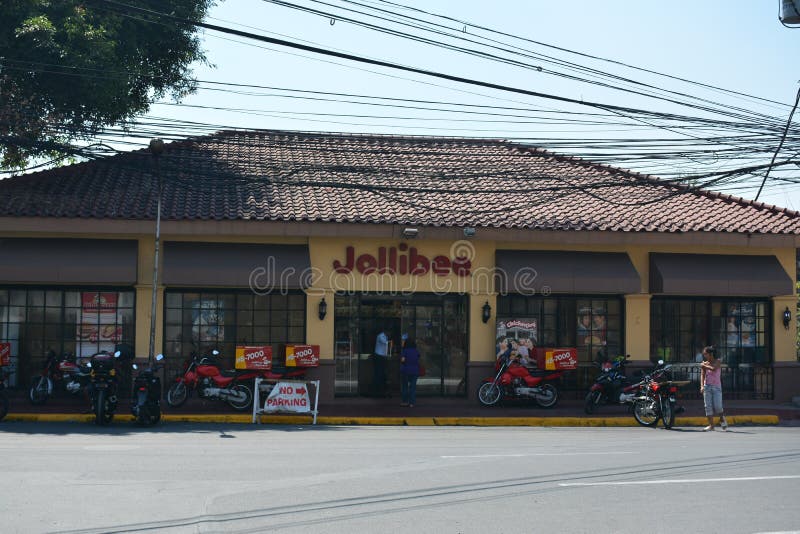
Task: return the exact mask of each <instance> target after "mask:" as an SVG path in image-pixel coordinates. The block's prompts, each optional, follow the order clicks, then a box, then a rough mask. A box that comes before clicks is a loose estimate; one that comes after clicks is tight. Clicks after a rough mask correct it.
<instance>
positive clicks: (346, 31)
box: [151, 0, 800, 209]
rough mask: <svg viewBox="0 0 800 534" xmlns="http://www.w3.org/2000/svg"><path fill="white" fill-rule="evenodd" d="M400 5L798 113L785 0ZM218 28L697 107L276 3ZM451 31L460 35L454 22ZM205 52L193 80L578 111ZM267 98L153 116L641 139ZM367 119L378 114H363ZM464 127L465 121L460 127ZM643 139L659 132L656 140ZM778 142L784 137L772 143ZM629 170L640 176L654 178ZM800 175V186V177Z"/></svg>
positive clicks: (269, 51)
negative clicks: (783, 16)
mask: <svg viewBox="0 0 800 534" xmlns="http://www.w3.org/2000/svg"><path fill="white" fill-rule="evenodd" d="M330 1H331V3H332V4H336V5H341V3H339V2H338V0H330ZM362 1H363V3H365V4H370V5H380V3H379V2H376V1H375V0H362ZM297 3H300V4H302V5H306V6H314V7H316V8H318V9H328V7H327V6H325V5H323V4H321V3H315V2H312V1H310V0H297ZM402 3H404V4H407V5H413V6H417V7H420V8H421V9H424V10H425V11H428V12H432V13H439V14H446V15H448V16H450V17H452V18H456V19H460V20H465V21H469V22H472V23H473V24H475V25H478V24H479V25H482V26H486V27H490V28H494V29H497V30H501V31H503V32H506V33H508V34H512V35H516V36H522V37H525V38H528V39H532V40H536V41H540V42H543V43H547V44H550V45H554V46H558V47H564V48H568V49H571V50H576V51H581V52H584V53H588V54H592V55H596V56H600V57H604V58H609V59H613V60H616V61H620V62H624V63H628V64H631V65H636V66H639V67H644V68H647V69H652V70H656V71H659V72H663V73H668V74H671V75H674V76H678V77H682V78H687V79H691V80H695V81H699V82H703V83H707V84H712V85H716V86H720V87H724V88H727V89H732V90H736V91H739V92H742V93H747V94H751V95H756V96H759V97H762V98H766V99H771V100H776V101H778V102H782V103H784V104H785V105H783V106H778V105H771V104H770V105H765V104H763V103H759V102H756V101H753V100H750V99H744V98H738V97H733V96H730V95H725V94H721V93H718V92H715V91H710V90H705V89H701V88H698V87H696V86H690V85H687V84H682V83H679V82H676V81H673V80H668V79H665V78H662V77H658V76H653V75H649V74H647V73H642V72H637V71H632V70H628V69H622V68H619V67H615V66H613V65H609V64H607V63H603V62H597V61H592V60H589V59H586V58H579V57H577V56H572V55H569V54H565V53H563V52H557V51H554V50H552V49H547V48H544V47H541V46H536V45H532V44H527V45H526V46H527V47H530V48H531V49H534V50H536V51H537V52H542V53H548V54H550V53H552V54H553V55H557V56H558V57H560V58H564V59H568V60H570V61H574V62H576V63H580V64H582V65H586V66H592V67H596V68H600V69H603V70H606V71H613V72H615V73H620V74H624V75H626V76H628V77H631V78H634V79H636V80H638V81H644V82H647V83H652V84H654V85H656V86H658V87H668V88H670V89H673V90H679V91H686V92H689V93H692V94H694V95H698V96H702V97H704V98H709V99H714V100H718V101H721V102H724V103H727V104H731V105H738V106H743V107H746V108H748V109H752V110H755V111H759V112H762V113H767V114H770V115H774V116H776V117H781V118H782V120H785V118H786V117H788V113H789V109H790V107H789V105H790V104H791V103H793V101H794V96H795V93H796V91H797V89H798V80H799V79H800V70H799V69H798V68H797V64H798V62H797V58H798V52H800V29H788V28H786V27H784V26H782V25H781V24H780V22H779V20H778V9H779V1H778V0H770V1H767V0H761V1H745V0H738V1H737V0H734V1H731V0H728V1H721V0H704V1H688V0H684V1H673V2H636V1H632V0H631V1H622V0H616V1H613V0H612V1H603V2H597V1H588V0H578V1H575V0H573V1H569V2H566V1H559V2H555V1H548V2H545V1H537V0H532V1H522V0H497V1H494V2H486V1H456V0H426V1H424V2H422V1H419V0H404V1H403V2H402ZM387 7H390V6H387ZM208 22H210V23H213V24H219V25H224V26H229V27H235V28H238V29H244V30H247V31H252V32H254V33H259V34H262V35H269V36H272V37H279V38H284V39H287V40H291V41H303V42H306V43H308V44H313V45H315V46H320V47H323V48H330V49H336V50H340V51H344V52H348V53H352V54H356V55H361V56H367V57H371V58H376V59H381V60H385V61H391V62H396V63H401V64H404V65H412V66H415V67H419V68H423V69H429V70H434V71H439V72H445V73H448V74H453V75H457V76H463V77H468V78H474V79H480V80H485V81H491V82H493V83H499V84H505V85H509V86H513V87H519V88H525V89H528V90H533V91H540V92H544V93H550V94H556V95H561V96H567V97H570V98H575V99H578V100H587V101H596V102H603V103H608V104H616V105H623V106H629V107H637V108H642V109H648V110H654V111H669V112H680V113H694V114H696V112H695V111H693V110H689V109H686V108H682V107H679V106H674V105H670V104H667V103H664V102H661V101H657V100H653V99H649V98H643V97H638V96H635V95H630V94H627V93H620V92H618V91H612V90H608V89H604V88H600V87H597V86H595V85H588V84H583V83H579V82H575V81H571V80H564V79H562V78H559V77H555V76H552V75H549V74H547V73H543V72H537V71H535V70H528V69H521V68H519V67H514V66H509V65H502V64H498V63H497V62H493V61H488V60H483V59H478V58H475V57H472V56H466V55H464V54H458V53H456V52H452V51H446V50H442V49H438V48H433V47H431V46H430V45H423V44H419V43H413V42H410V41H407V40H403V39H400V38H396V37H391V36H388V35H384V34H379V33H377V32H374V31H370V30H366V29H363V28H358V27H356V26H354V25H353V24H349V23H347V22H345V21H342V20H340V19H336V20H335V21H333V24H332V23H331V22H332V21H331V19H329V18H324V17H320V16H317V15H311V14H307V13H300V12H298V11H296V10H292V9H289V8H287V7H282V6H278V5H275V4H272V3H270V2H267V1H261V0H227V1H225V2H221V3H220V4H219V5H218V6H217V7H215V8H214V9H213V10H212V12H211V18H210V19H209V20H208ZM449 24H450V25H452V26H454V27H455V26H457V24H455V23H449ZM245 26H247V27H245ZM462 31H463V28H462ZM477 32H478V30H477V29H475V28H473V27H471V26H470V25H467V26H466V32H465V33H464V35H465V36H466V35H471V34H473V33H477ZM498 38H500V37H498ZM502 39H504V40H508V39H507V38H502ZM520 44H522V43H520ZM204 47H205V50H206V53H207V56H208V59H209V61H210V62H211V63H213V64H214V65H215V66H214V68H208V67H205V66H198V67H197V68H196V69H195V74H196V76H197V78H198V79H201V80H215V81H225V82H234V83H242V84H254V85H263V86H270V87H285V88H293V89H303V90H313V91H328V92H342V93H359V94H369V95H375V96H388V97H397V98H412V99H424V100H436V101H443V102H457V103H463V104H480V105H493V106H503V107H520V106H525V107H533V108H536V109H544V110H548V109H561V110H566V109H568V106H564V105H562V104H559V103H557V102H553V101H547V100H542V99H536V98H533V97H528V96H524V95H518V94H512V93H506V92H502V91H497V90H491V89H483V88H479V87H473V86H468V85H462V84H457V83H454V82H449V81H444V80H437V79H432V78H428V77H425V76H422V75H416V74H408V73H403V72H394V71H391V70H389V69H383V68H379V67H370V66H367V65H358V64H354V63H351V62H348V61H346V60H339V59H332V58H324V57H319V56H315V55H314V54H312V53H309V52H301V51H296V50H291V49H286V48H280V47H278V46H272V45H266V44H261V43H254V42H252V41H245V40H244V39H241V38H237V37H230V36H221V35H219V34H217V33H215V32H211V31H207V32H204ZM533 63H536V62H535V61H533ZM261 92H262V93H264V92H269V93H271V94H273V96H265V95H263V94H262V95H258V96H255V95H243V94H231V93H229V92H219V91H208V90H202V91H199V92H198V93H197V94H195V95H192V96H190V97H188V98H186V99H185V100H184V101H183V104H184V105H189V106H212V107H226V108H240V109H243V110H249V111H242V112H233V111H230V110H228V111H222V110H220V111H215V110H210V109H199V108H192V107H185V106H183V107H175V106H173V105H169V103H168V101H167V104H166V105H162V104H159V105H155V106H153V108H152V110H151V115H153V116H159V117H170V118H177V119H182V120H192V121H199V122H203V123H213V124H219V125H225V126H230V127H241V128H274V129H289V130H311V131H347V132H370V133H394V134H397V133H405V134H418V135H454V136H478V137H490V138H520V137H522V138H538V137H543V136H557V137H566V138H576V139H600V138H603V137H604V136H608V135H640V132H641V130H637V129H636V128H631V130H630V132H628V133H622V132H618V131H617V132H610V131H606V130H614V128H611V127H608V128H603V127H597V126H592V127H587V126H579V125H574V124H566V125H565V124H558V125H553V124H550V125H541V124H519V123H517V124H509V123H508V122H485V121H486V120H487V117H482V119H483V120H484V122H476V121H474V120H470V117H469V116H466V115H453V114H442V113H437V112H431V111H428V112H420V111H416V110H404V109H386V108H383V107H378V106H373V107H365V106H355V105H352V104H346V103H343V102H330V101H326V102H314V101H308V100H304V99H297V98H279V97H276V96H274V93H275V92H274V91H272V92H270V91H261ZM578 107H580V106H578ZM570 109H574V108H570ZM253 110H258V112H257V113H256V112H254V111H253ZM581 111H592V110H590V109H582V110H581ZM322 114H328V115H322ZM332 114H334V115H335V114H338V115H341V114H349V115H362V116H360V117H341V116H331V115H332ZM363 115H380V116H381V117H380V118H377V117H376V118H367V117H364V116H363ZM456 118H457V119H459V120H453V119H456ZM795 121H800V118H798V116H795ZM637 126H639V125H637ZM617 129H619V128H617ZM641 135H643V136H647V135H654V134H653V133H652V132H650V133H641ZM777 143H778V136H777V135H776V138H775V143H774V144H775V147H777ZM768 160H769V158H768V157H767V161H768ZM626 166H627V167H631V168H633V169H634V170H645V171H647V170H648V169H637V168H635V167H633V166H630V165H626ZM690 167H691V168H690ZM706 168H714V165H713V164H710V165H706V164H702V165H693V164H691V163H690V164H689V167H687V172H688V171H689V170H691V171H694V172H702V171H703V170H704V169H706ZM657 171H658V169H656V172H657ZM794 176H800V169H798V170H797V172H795V173H794ZM756 188H757V185H756V186H753V187H749V188H745V189H742V188H737V189H735V190H731V191H729V192H731V193H734V194H737V195H741V196H745V197H748V198H752V197H753V196H755V191H756ZM760 200H763V201H766V202H769V203H774V204H778V205H781V206H787V207H790V208H793V209H800V186H779V185H772V184H770V185H769V186H768V188H767V189H766V192H765V193H762V196H761V198H760Z"/></svg>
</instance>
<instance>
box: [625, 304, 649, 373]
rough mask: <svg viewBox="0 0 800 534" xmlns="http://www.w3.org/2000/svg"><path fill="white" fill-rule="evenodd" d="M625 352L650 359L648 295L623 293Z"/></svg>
mask: <svg viewBox="0 0 800 534" xmlns="http://www.w3.org/2000/svg"><path fill="white" fill-rule="evenodd" d="M625 353H626V354H630V355H631V360H649V359H650V295H647V294H644V295H625Z"/></svg>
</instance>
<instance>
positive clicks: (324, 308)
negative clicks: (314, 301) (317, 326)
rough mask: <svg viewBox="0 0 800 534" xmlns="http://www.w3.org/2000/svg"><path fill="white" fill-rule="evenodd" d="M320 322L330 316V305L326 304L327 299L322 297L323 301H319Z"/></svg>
mask: <svg viewBox="0 0 800 534" xmlns="http://www.w3.org/2000/svg"><path fill="white" fill-rule="evenodd" d="M318 311H319V320H320V321H324V320H325V316H326V315H328V303H327V302H325V297H322V300H321V301H319V310H318Z"/></svg>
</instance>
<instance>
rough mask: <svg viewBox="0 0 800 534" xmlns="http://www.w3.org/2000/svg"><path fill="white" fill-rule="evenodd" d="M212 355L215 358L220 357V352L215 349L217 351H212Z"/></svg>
mask: <svg viewBox="0 0 800 534" xmlns="http://www.w3.org/2000/svg"><path fill="white" fill-rule="evenodd" d="M211 354H213V355H214V356H219V351H218V350H216V349H215V350H212V351H211Z"/></svg>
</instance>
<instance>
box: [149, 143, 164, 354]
mask: <svg viewBox="0 0 800 534" xmlns="http://www.w3.org/2000/svg"><path fill="white" fill-rule="evenodd" d="M163 152H164V141H162V140H161V139H158V138H156V139H152V140H151V141H150V153H151V154H152V155H153V163H154V165H155V174H156V184H157V186H158V198H157V201H156V243H155V253H154V254H153V302H152V306H151V308H150V350H149V351H148V353H147V364H148V367H152V366H153V361H154V354H155V348H156V305H157V303H158V245H159V241H160V239H161V196H162V193H163V187H162V183H161V168H160V167H159V158H160V157H161V154H162V153H163Z"/></svg>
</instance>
